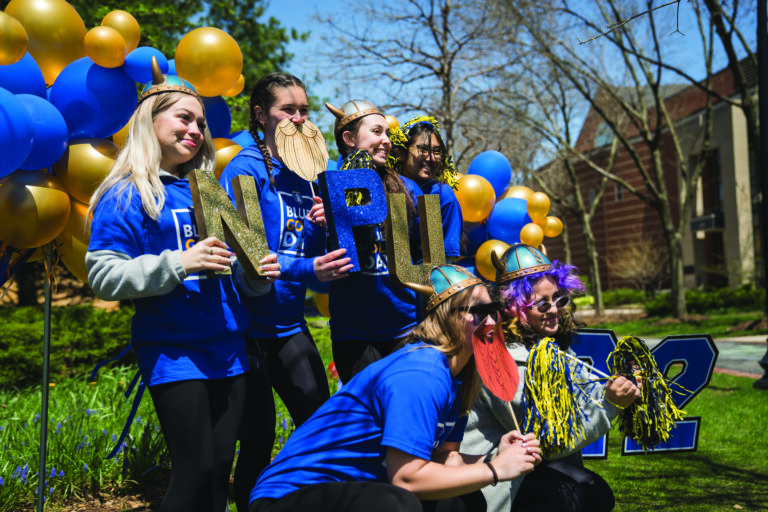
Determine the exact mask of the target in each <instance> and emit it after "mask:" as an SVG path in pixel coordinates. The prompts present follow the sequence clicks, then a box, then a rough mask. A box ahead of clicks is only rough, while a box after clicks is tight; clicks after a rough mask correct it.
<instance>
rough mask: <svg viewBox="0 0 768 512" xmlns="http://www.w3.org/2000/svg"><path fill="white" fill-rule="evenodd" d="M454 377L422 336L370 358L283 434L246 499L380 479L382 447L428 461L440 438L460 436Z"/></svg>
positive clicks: (457, 438) (452, 439) (382, 473)
mask: <svg viewBox="0 0 768 512" xmlns="http://www.w3.org/2000/svg"><path fill="white" fill-rule="evenodd" d="M460 384H461V383H460V382H459V381H458V380H456V379H455V378H454V377H453V376H452V375H451V371H450V369H449V367H448V359H446V357H445V356H444V355H443V354H442V353H441V352H439V351H438V350H436V349H434V348H432V347H430V346H429V345H426V344H424V343H422V342H419V343H414V344H410V345H406V346H405V347H403V348H401V349H400V350H398V351H396V352H394V353H392V354H390V355H389V356H387V357H385V358H384V359H381V360H379V361H376V362H375V363H372V364H371V365H369V366H368V367H367V368H365V369H364V370H362V371H361V372H360V373H358V374H357V375H356V376H355V377H354V378H353V379H352V380H350V381H349V383H348V384H345V385H344V387H343V388H342V389H341V390H340V391H339V392H338V393H336V394H335V395H334V396H332V397H331V398H330V399H329V400H328V401H327V402H325V404H323V405H322V406H321V407H320V409H318V410H317V411H316V412H315V413H314V414H313V415H312V417H310V418H309V420H307V422H306V423H304V424H303V425H302V426H301V427H299V428H298V429H297V430H296V431H295V432H294V433H293V435H291V437H290V438H289V439H288V442H287V443H286V444H285V446H284V447H283V449H282V450H281V451H280V453H279V454H278V456H277V457H275V460H274V461H273V462H272V463H271V464H270V465H269V466H267V468H266V469H264V471H263V472H262V473H261V475H260V477H259V480H258V482H257V483H256V487H255V488H254V489H253V490H252V491H251V501H253V500H256V499H259V498H276V499H279V498H282V497H283V496H285V495H287V494H289V493H291V492H293V491H296V490H297V489H299V488H300V487H302V486H304V485H312V484H318V483H325V482H350V481H370V482H374V481H376V482H388V481H389V478H388V476H387V468H386V467H385V465H384V461H385V457H386V453H387V448H389V447H392V448H396V449H398V450H401V451H403V452H405V453H408V454H410V455H413V456H414V457H418V458H420V459H424V460H430V458H431V456H432V453H433V451H434V450H435V449H436V448H438V447H439V446H440V445H441V444H443V443H445V442H456V443H459V442H461V439H462V437H463V435H464V427H465V426H466V420H467V417H466V416H462V417H461V418H459V408H460V402H461V398H460V396H459V386H460Z"/></svg>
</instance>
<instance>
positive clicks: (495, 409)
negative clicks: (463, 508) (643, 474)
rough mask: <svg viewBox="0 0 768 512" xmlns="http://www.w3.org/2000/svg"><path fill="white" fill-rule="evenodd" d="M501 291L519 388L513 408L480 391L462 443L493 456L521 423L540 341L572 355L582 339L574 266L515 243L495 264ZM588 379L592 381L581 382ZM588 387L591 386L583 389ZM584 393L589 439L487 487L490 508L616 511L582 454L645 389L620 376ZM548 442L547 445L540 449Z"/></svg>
mask: <svg viewBox="0 0 768 512" xmlns="http://www.w3.org/2000/svg"><path fill="white" fill-rule="evenodd" d="M494 265H495V266H496V285H497V288H498V293H499V295H500V296H501V302H502V305H503V308H504V310H505V311H506V313H507V319H506V320H505V322H504V324H503V325H504V338H505V341H506V343H507V350H508V352H509V354H510V355H511V356H512V357H513V358H514V360H515V361H516V363H517V368H518V371H519V373H520V385H519V386H518V389H517V393H516V394H515V398H514V400H513V401H512V402H511V409H510V407H509V404H508V403H507V402H505V401H503V400H501V399H499V398H497V397H496V396H494V395H493V394H492V393H491V392H490V391H489V390H488V389H487V388H483V390H482V391H481V392H480V395H479V396H478V399H477V401H476V402H475V405H474V407H473V409H472V412H471V413H470V417H469V424H468V426H467V431H466V434H465V436H464V441H463V442H462V445H461V448H462V451H464V452H466V453H473V454H482V453H493V452H494V451H495V450H496V449H497V447H498V445H499V441H500V439H501V437H502V435H504V434H505V433H506V432H507V431H508V430H505V429H510V430H511V429H512V428H515V424H516V420H515V418H514V417H513V413H512V412H511V411H514V415H515V416H516V417H517V418H519V419H520V422H521V424H522V421H523V408H522V400H523V394H524V383H527V382H528V380H527V379H526V372H527V371H531V369H530V368H528V367H527V364H528V356H529V353H530V351H531V350H533V348H534V347H535V346H536V345H537V343H538V342H539V340H541V339H543V338H553V339H554V341H555V343H556V344H557V346H558V347H559V350H562V351H566V352H569V353H571V354H572V353H573V352H572V351H570V350H569V347H570V345H571V344H572V343H574V342H576V341H577V340H578V334H577V333H576V327H577V325H576V322H575V321H574V319H573V311H574V309H575V305H574V304H573V303H572V302H571V295H572V294H573V293H576V292H583V290H584V285H583V284H582V283H581V281H580V280H579V279H578V277H577V276H576V275H575V272H576V268H575V267H573V266H571V265H566V264H563V263H560V262H558V261H555V262H554V263H552V262H550V261H549V259H548V258H547V257H546V256H545V255H544V254H543V253H542V252H541V251H539V250H538V249H536V248H535V247H531V246H528V245H524V244H515V245H513V246H511V247H510V248H508V249H507V250H506V251H505V252H504V254H503V255H502V257H501V258H500V259H498V260H496V261H494ZM583 377H584V378H585V379H586V378H588V377H589V375H584V376H583ZM585 389H586V388H585ZM588 389H589V391H588V392H589V393H590V396H586V395H585V394H584V393H581V392H579V393H578V396H577V399H578V401H579V403H580V404H581V408H582V410H583V412H584V414H583V415H582V425H580V427H581V429H582V430H583V432H584V434H585V435H584V437H583V438H582V439H579V440H578V442H577V443H576V444H575V446H573V448H572V449H570V450H568V451H566V452H565V453H558V454H548V453H546V450H544V452H545V453H544V461H543V462H542V463H541V465H540V466H539V467H537V468H536V471H534V472H533V473H531V474H530V475H526V476H525V478H523V479H520V480H517V481H513V482H512V483H511V484H509V485H506V486H496V487H486V488H484V489H483V494H484V496H485V499H486V501H487V502H488V510H489V511H496V512H501V511H504V512H510V510H512V511H514V512H527V511H531V512H533V511H536V512H539V511H542V512H545V511H548V512H560V511H564V512H606V511H609V510H612V509H613V507H614V496H613V492H612V491H611V488H610V486H609V485H608V483H607V482H606V481H605V480H604V479H603V478H602V477H600V476H599V475H598V474H597V473H595V472H593V471H590V470H589V469H586V468H585V467H584V464H583V462H582V460H581V449H582V448H583V447H585V446H587V445H589V444H590V443H592V442H594V441H595V440H597V439H599V438H600V437H602V436H603V435H605V434H606V433H607V432H608V431H609V430H610V428H611V420H612V419H613V418H615V417H616V416H617V415H618V413H619V412H620V410H621V409H623V408H625V407H628V406H629V405H630V404H631V403H632V402H634V401H635V400H636V399H637V398H638V397H639V396H640V387H638V386H635V384H633V383H632V382H631V381H630V380H629V379H627V378H625V377H622V376H616V377H615V378H613V379H611V380H608V381H607V382H605V383H599V384H596V385H595V386H592V387H591V388H588ZM543 444H544V443H543Z"/></svg>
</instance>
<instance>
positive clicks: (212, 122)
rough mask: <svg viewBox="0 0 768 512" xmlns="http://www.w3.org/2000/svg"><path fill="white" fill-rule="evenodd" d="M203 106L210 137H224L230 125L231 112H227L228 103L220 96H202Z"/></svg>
mask: <svg viewBox="0 0 768 512" xmlns="http://www.w3.org/2000/svg"><path fill="white" fill-rule="evenodd" d="M203 105H204V106H205V120H206V122H207V123H208V129H209V130H210V132H211V137H213V138H216V137H226V136H227V135H229V129H230V128H231V127H232V114H230V113H229V105H227V102H226V101H225V100H224V98H222V97H221V96H211V97H208V98H203Z"/></svg>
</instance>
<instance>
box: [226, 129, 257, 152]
mask: <svg viewBox="0 0 768 512" xmlns="http://www.w3.org/2000/svg"><path fill="white" fill-rule="evenodd" d="M227 138H228V139H230V140H232V141H234V142H235V143H236V144H237V145H239V146H240V147H241V148H247V147H248V146H253V145H254V144H256V142H255V141H254V140H253V135H251V133H250V132H249V131H248V130H240V131H239V132H232V133H230V134H229V137H227Z"/></svg>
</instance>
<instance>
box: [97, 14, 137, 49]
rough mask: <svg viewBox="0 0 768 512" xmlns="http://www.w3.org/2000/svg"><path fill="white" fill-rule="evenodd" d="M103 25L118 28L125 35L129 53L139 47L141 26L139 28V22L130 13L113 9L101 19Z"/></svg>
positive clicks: (124, 39)
mask: <svg viewBox="0 0 768 512" xmlns="http://www.w3.org/2000/svg"><path fill="white" fill-rule="evenodd" d="M101 26H103V27H110V28H113V29H115V30H117V31H118V32H119V33H120V35H121V36H123V41H125V49H126V51H127V52H128V53H131V52H132V51H133V50H135V49H136V48H138V46H139V39H140V38H141V28H139V22H138V21H136V18H134V17H133V16H131V14H130V13H128V12H125V11H121V10H115V11H112V12H110V13H108V14H107V15H106V16H104V19H103V20H101Z"/></svg>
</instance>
